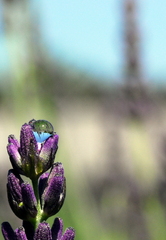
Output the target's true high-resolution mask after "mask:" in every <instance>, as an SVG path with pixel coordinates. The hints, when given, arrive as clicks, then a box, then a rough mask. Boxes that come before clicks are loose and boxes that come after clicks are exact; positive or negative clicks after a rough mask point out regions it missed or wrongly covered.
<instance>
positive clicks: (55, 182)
mask: <svg viewBox="0 0 166 240" xmlns="http://www.w3.org/2000/svg"><path fill="white" fill-rule="evenodd" d="M47 184H48V186H47V188H46V189H45V190H44V193H43V196H42V199H43V204H42V205H44V208H43V210H44V213H45V214H46V215H47V216H49V217H50V216H52V215H54V214H56V213H57V212H58V211H59V210H60V208H61V207H62V205H63V202H64V199H65V196H66V181H65V177H64V170H63V166H62V164H61V163H56V164H54V167H53V168H52V171H51V173H50V175H49V178H48V183H47Z"/></svg>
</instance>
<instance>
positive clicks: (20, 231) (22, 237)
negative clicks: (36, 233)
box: [14, 227, 28, 240]
mask: <svg viewBox="0 0 166 240" xmlns="http://www.w3.org/2000/svg"><path fill="white" fill-rule="evenodd" d="M14 232H15V235H16V238H17V240H28V239H27V236H26V233H25V230H24V228H23V227H19V228H17V229H16V230H15V231H14Z"/></svg>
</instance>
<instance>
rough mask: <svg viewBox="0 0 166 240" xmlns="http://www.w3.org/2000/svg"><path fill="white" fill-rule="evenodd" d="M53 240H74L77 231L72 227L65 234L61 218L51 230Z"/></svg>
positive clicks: (56, 220) (55, 221)
mask: <svg viewBox="0 0 166 240" xmlns="http://www.w3.org/2000/svg"><path fill="white" fill-rule="evenodd" d="M51 232H52V240H74V237H75V230H74V229H73V228H71V227H69V228H67V229H66V231H65V233H64V234H63V221H62V219H60V218H55V220H54V223H53V225H52V228H51Z"/></svg>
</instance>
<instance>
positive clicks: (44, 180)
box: [39, 172, 49, 196]
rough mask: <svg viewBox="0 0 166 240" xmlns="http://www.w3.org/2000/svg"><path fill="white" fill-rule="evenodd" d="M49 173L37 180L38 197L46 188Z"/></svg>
mask: <svg viewBox="0 0 166 240" xmlns="http://www.w3.org/2000/svg"><path fill="white" fill-rule="evenodd" d="M48 176H49V172H46V173H43V174H42V175H41V176H40V178H39V195H40V196H42V194H43V192H44V189H45V188H46V186H47V180H48Z"/></svg>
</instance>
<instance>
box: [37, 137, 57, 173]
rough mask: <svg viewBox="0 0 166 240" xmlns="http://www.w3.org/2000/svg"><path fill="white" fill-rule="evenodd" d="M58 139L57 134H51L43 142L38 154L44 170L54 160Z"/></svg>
mask: <svg viewBox="0 0 166 240" xmlns="http://www.w3.org/2000/svg"><path fill="white" fill-rule="evenodd" d="M58 139H59V136H58V135H57V134H53V135H52V136H51V137H49V138H48V139H47V140H46V141H45V142H44V143H43V146H42V148H41V151H40V154H39V156H40V159H41V161H42V162H43V164H44V165H45V171H47V170H48V169H49V168H50V167H51V165H52V164H53V162H54V158H55V154H56V152H57V149H58Z"/></svg>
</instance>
